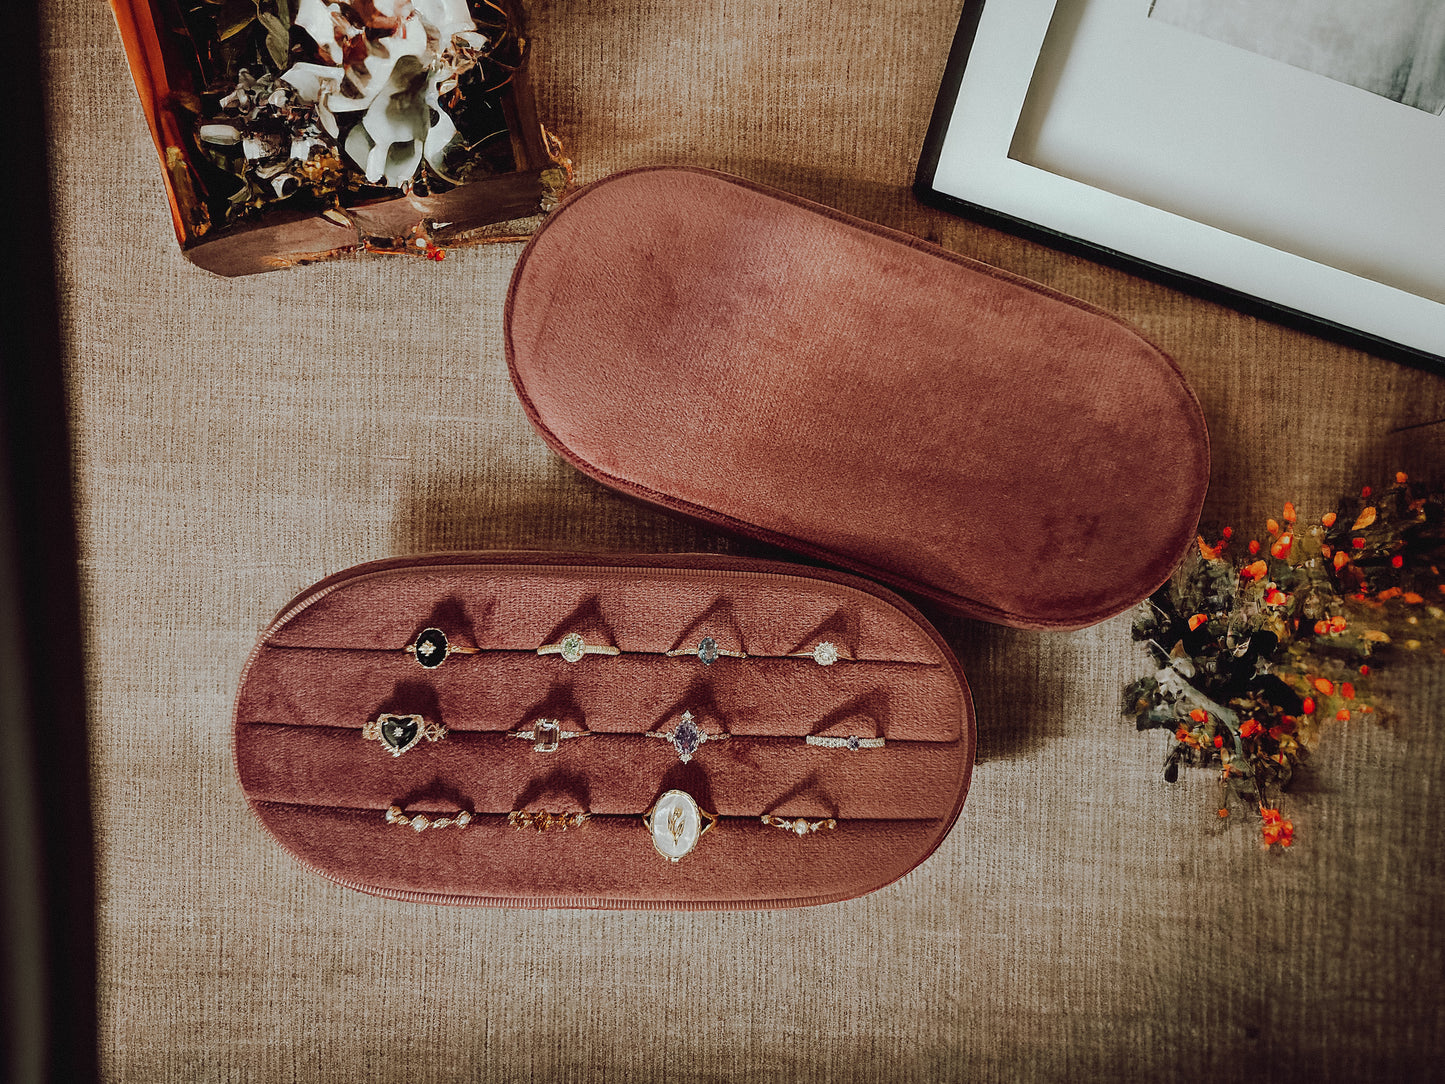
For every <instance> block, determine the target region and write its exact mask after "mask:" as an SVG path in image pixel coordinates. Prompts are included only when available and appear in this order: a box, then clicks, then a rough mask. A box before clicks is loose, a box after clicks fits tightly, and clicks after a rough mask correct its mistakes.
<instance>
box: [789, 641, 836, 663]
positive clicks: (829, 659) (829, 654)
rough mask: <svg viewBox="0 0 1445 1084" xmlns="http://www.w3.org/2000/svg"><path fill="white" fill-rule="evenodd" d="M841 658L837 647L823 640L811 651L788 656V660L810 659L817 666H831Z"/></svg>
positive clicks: (796, 652) (797, 652)
mask: <svg viewBox="0 0 1445 1084" xmlns="http://www.w3.org/2000/svg"><path fill="white" fill-rule="evenodd" d="M842 657H843V656H842V655H840V654H838V645H837V644H830V643H829V642H828V641H827V640H824V641H823V642H822V643H821V644H819V645H818V646H817V647H815V648H813V650H812V651H795V652H793V653H792V654H791V655H789V656H788V658H790V659H812V660H813V661H814V662H815V663H817V664H818V665H819V666H832V665H833V664H834V663H835V662H837V661H838V660H839V659H841V658H842Z"/></svg>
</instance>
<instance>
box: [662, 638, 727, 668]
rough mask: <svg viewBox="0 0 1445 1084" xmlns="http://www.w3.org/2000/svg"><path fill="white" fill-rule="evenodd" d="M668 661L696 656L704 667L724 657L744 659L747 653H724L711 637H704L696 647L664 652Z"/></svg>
mask: <svg viewBox="0 0 1445 1084" xmlns="http://www.w3.org/2000/svg"><path fill="white" fill-rule="evenodd" d="M663 654H664V655H666V656H667V657H668V658H669V659H675V658H677V656H679V655H696V656H697V657H698V658H699V659H701V660H702V661H703V665H704V666H711V665H712V664H713V663H715V662H717V661H718V659H720V658H722V657H723V656H724V655H725V656H727V657H728V658H730V659H746V658H747V657H748V656H747V653H746V652H743V651H724V650H723V649H722V648H720V647H718V646H717V641H716V640H714V639H713V638H712V637H711V636H704V637H703V638H702V639H701V640H699V641H698V645H697V647H679V648H675V649H673V650H672V651H664V652H663Z"/></svg>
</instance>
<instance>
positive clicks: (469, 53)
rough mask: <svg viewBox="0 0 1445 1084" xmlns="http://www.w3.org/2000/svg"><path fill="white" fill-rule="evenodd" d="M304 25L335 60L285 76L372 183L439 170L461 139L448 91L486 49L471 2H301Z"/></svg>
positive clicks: (299, 21)
mask: <svg viewBox="0 0 1445 1084" xmlns="http://www.w3.org/2000/svg"><path fill="white" fill-rule="evenodd" d="M361 12H364V14H362V13H361ZM355 20H360V23H359V24H358V23H357V22H356V21H355ZM295 25H297V26H299V27H300V28H301V29H302V30H304V31H306V33H307V34H308V35H310V37H311V38H312V39H313V40H314V41H315V42H316V44H317V46H318V48H319V49H320V50H321V52H322V54H323V55H324V56H325V57H326V58H327V59H328V60H331V61H332V62H333V63H331V64H312V63H301V64H294V65H292V66H291V67H290V68H289V69H288V70H287V71H286V72H285V73H284V74H283V75H282V76H281V79H282V80H284V81H285V82H286V83H287V84H289V85H290V86H291V87H293V88H295V90H296V93H297V95H298V96H299V97H300V98H301V99H302V100H303V101H306V102H308V103H312V104H314V106H315V108H316V116H317V120H318V121H319V123H320V125H321V127H322V128H323V129H325V131H326V132H327V133H329V134H330V135H331V137H332V138H333V139H337V140H340V141H341V145H342V148H343V150H344V152H345V154H346V156H347V157H348V158H350V159H351V160H352V161H353V162H354V163H355V164H356V165H357V166H359V167H360V168H361V169H362V171H363V172H364V173H365V175H366V179H367V180H368V181H370V182H372V183H373V184H378V183H384V184H386V185H389V186H391V187H393V188H399V187H401V186H402V185H404V184H405V183H406V182H407V181H409V180H410V179H411V178H412V177H413V176H415V174H416V171H417V169H418V168H419V167H420V165H421V162H422V159H423V158H425V159H426V160H427V161H429V162H431V163H432V164H433V167H434V168H437V166H438V164H439V163H440V162H441V159H442V156H443V154H444V152H445V150H446V148H447V146H448V145H449V144H450V143H451V141H452V140H453V139H455V138H456V126H455V125H454V124H453V123H452V119H451V117H450V116H448V115H447V112H446V110H445V109H444V108H442V105H441V101H440V98H441V94H442V93H443V92H444V91H445V90H450V89H451V88H453V87H455V85H456V79H457V76H458V75H459V73H460V72H461V71H463V70H465V68H466V67H469V66H470V65H471V64H472V63H475V54H476V51H477V50H479V49H481V48H484V47H485V45H486V38H485V37H484V36H483V35H481V34H479V33H477V29H476V24H475V22H474V21H473V20H472V17H471V12H470V11H469V10H468V8H467V4H466V2H465V0H371V3H370V4H369V5H366V6H365V7H362V6H361V5H357V6H350V5H349V6H348V7H347V8H346V9H345V10H344V11H343V9H342V8H341V6H340V5H339V4H331V5H329V6H328V5H326V4H325V3H324V2H323V0H301V2H300V4H299V5H298V6H297V10H296V18H295ZM378 31H385V33H381V34H378V33H377V32H378ZM358 39H359V40H358ZM238 90H239V88H238ZM354 113H360V114H361V116H360V117H359V118H357V119H355V120H354V121H352V123H351V125H350V131H348V132H347V134H346V137H345V139H344V140H341V128H342V124H343V122H344V120H343V119H344V118H345V117H346V115H348V114H354Z"/></svg>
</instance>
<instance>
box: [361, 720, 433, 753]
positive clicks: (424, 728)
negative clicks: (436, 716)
mask: <svg viewBox="0 0 1445 1084" xmlns="http://www.w3.org/2000/svg"><path fill="white" fill-rule="evenodd" d="M361 736H362V738H364V739H365V740H366V741H374V742H380V743H381V747H382V748H383V749H385V750H386V751H387V752H388V753H390V754H391V755H392V756H394V757H399V756H401V755H402V754H403V753H405V752H406V751H407V750H408V749H414V748H416V746H418V745H419V744H421V742H422V741H423V739H424V740H426V741H441V740H442V739H443V738H445V737H446V736H447V728H446V727H444V726H442V724H441V723H429V722H427V721H426V718H425V717H424V716H421V715H378V716H377V717H376V718H375V719H368V720H367V721H366V724H365V725H364V726H363V727H362V728H361Z"/></svg>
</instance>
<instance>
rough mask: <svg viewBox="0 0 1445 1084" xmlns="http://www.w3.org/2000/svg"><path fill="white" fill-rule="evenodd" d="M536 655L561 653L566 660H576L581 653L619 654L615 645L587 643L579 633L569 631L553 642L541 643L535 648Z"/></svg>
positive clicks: (580, 656)
mask: <svg viewBox="0 0 1445 1084" xmlns="http://www.w3.org/2000/svg"><path fill="white" fill-rule="evenodd" d="M537 654H538V655H561V656H562V657H563V658H564V659H566V660H567V661H568V662H577V661H578V660H579V659H581V658H582V656H583V655H621V654H622V652H621V651H620V650H619V649H618V648H615V647H601V646H598V645H595V644H589V643H588V642H587V641H586V640H584V639H582V637H581V635H579V634H578V633H575V632H569V633H568V634H567V635H566V636H564V637H562V639H561V640H559V641H558V642H557V643H555V644H543V645H542V646H541V647H539V648H538V649H537Z"/></svg>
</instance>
